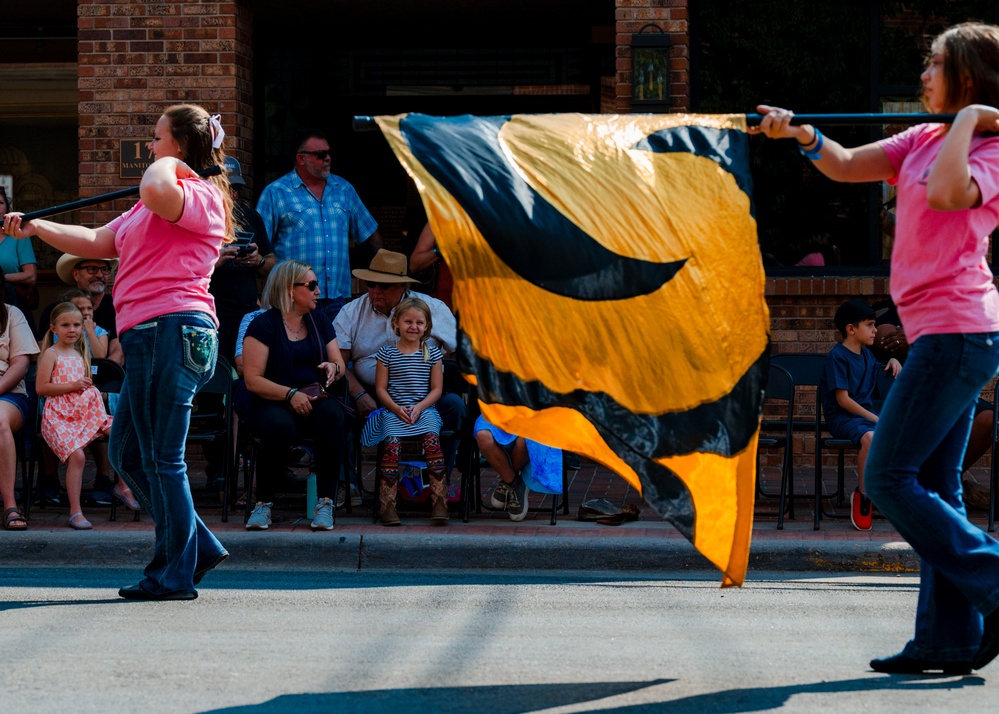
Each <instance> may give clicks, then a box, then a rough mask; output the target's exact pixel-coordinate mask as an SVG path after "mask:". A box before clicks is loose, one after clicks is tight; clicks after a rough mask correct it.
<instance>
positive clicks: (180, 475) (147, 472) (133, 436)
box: [108, 312, 225, 593]
mask: <svg viewBox="0 0 999 714" xmlns="http://www.w3.org/2000/svg"><path fill="white" fill-rule="evenodd" d="M120 339H121V348H122V351H123V352H124V353H125V384H124V386H123V388H122V391H121V397H120V399H119V403H118V408H117V411H116V413H115V419H114V425H113V426H112V430H111V441H110V444H109V447H108V454H109V456H110V458H111V463H112V465H113V466H114V468H115V471H117V472H118V473H119V474H120V475H121V477H122V478H123V479H124V480H125V482H126V483H127V484H128V485H129V486H130V487H131V488H132V490H133V491H134V492H135V496H136V498H137V499H138V500H139V502H140V503H141V504H142V506H143V508H145V509H146V510H147V511H149V513H150V514H152V517H153V522H154V524H155V530H156V542H155V545H154V550H153V559H152V561H151V562H150V563H149V565H147V566H146V569H145V578H144V579H143V580H142V582H141V583H140V584H141V585H142V587H143V588H145V589H146V590H149V591H150V592H153V593H163V592H170V591H173V590H192V589H194V584H193V577H194V573H195V570H196V569H197V568H198V564H199V563H201V564H204V563H210V562H211V561H213V560H214V559H215V558H217V557H218V556H219V555H220V554H221V553H222V552H223V551H224V550H225V549H224V548H223V547H222V544H221V543H219V541H218V539H216V538H215V536H214V535H212V533H211V531H209V530H208V528H207V527H206V526H205V524H204V523H203V522H202V521H201V518H200V517H199V516H198V514H197V513H195V511H194V499H193V497H192V495H191V487H190V484H189V483H188V479H187V463H186V461H185V459H184V454H185V450H186V445H187V430H188V427H189V425H190V422H191V407H192V405H193V401H194V395H195V394H196V393H197V392H198V390H199V389H201V387H202V386H204V385H205V384H206V383H207V382H208V380H209V379H211V376H212V374H213V373H214V371H215V359H216V357H217V355H218V333H217V332H216V330H215V324H214V322H212V319H211V317H209V316H208V315H207V314H205V313H201V312H178V313H171V314H168V315H161V316H159V317H157V318H153V319H151V320H147V321H146V322H143V323H140V324H138V325H136V326H134V327H131V328H129V329H128V330H126V331H125V332H124V333H123V334H122V335H121V336H120Z"/></svg>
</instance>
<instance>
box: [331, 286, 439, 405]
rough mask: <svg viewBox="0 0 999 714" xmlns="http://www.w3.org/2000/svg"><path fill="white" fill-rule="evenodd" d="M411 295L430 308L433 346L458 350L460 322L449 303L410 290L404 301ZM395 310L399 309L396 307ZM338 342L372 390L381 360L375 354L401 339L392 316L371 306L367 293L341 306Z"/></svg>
mask: <svg viewBox="0 0 999 714" xmlns="http://www.w3.org/2000/svg"><path fill="white" fill-rule="evenodd" d="M408 297H418V298H420V300H423V302H425V303H427V305H428V306H429V307H430V317H431V320H432V321H433V329H432V330H431V331H430V340H428V342H429V343H430V344H431V345H435V346H436V347H439V348H440V350H441V351H442V352H444V354H447V353H448V352H454V350H455V347H457V344H458V335H457V333H458V325H457V323H456V322H455V319H454V315H452V314H451V311H450V310H449V309H448V306H447V305H445V304H444V303H443V302H441V301H440V300H438V299H437V298H434V297H430V296H429V295H424V294H423V293H414V292H411V291H408V290H407V291H406V292H405V293H404V294H403V296H402V298H400V302H401V301H402V300H404V299H406V298H408ZM392 312H395V308H393V310H392ZM333 328H334V329H335V330H336V339H337V344H339V345H340V349H342V350H350V358H351V360H352V361H353V363H354V365H353V370H354V374H355V375H356V376H357V378H358V379H359V380H361V382H362V383H363V384H364V388H365V389H371V388H372V387H373V386H374V384H375V368H376V365H377V363H378V360H376V359H375V353H377V352H378V350H379V349H381V348H382V347H384V346H385V345H390V344H395V343H396V342H397V341H398V340H399V338H398V337H397V336H396V334H395V331H394V330H393V329H392V315H391V314H389V315H382V314H381V313H380V312H377V311H376V310H375V309H374V308H373V307H371V300H370V299H369V298H368V295H367V294H364V295H362V296H361V297H359V298H357V299H356V300H351V301H350V302H349V303H347V304H346V305H344V306H343V308H341V310H340V313H339V314H338V315H337V316H336V319H335V320H334V321H333Z"/></svg>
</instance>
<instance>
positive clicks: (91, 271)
mask: <svg viewBox="0 0 999 714" xmlns="http://www.w3.org/2000/svg"><path fill="white" fill-rule="evenodd" d="M76 269H77V270H85V271H86V272H87V275H97V274H98V273H103V274H104V275H108V274H110V273H111V268H108V267H106V266H104V265H78V266H76Z"/></svg>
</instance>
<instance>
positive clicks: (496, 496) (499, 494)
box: [489, 479, 510, 511]
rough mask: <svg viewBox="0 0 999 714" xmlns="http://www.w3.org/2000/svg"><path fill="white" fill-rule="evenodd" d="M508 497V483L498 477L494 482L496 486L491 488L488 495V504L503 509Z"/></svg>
mask: <svg viewBox="0 0 999 714" xmlns="http://www.w3.org/2000/svg"><path fill="white" fill-rule="evenodd" d="M509 499H510V484H508V483H507V482H506V481H504V480H503V479H499V480H498V481H497V482H496V488H494V489H493V495H492V496H490V497H489V503H490V505H491V506H492V507H493V508H495V509H497V510H499V511H505V510H506V504H507V502H508V501H509Z"/></svg>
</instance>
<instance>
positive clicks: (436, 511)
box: [430, 471, 448, 526]
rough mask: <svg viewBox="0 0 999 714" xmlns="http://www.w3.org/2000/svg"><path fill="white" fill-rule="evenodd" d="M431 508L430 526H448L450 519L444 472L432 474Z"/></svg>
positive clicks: (432, 472) (433, 472)
mask: <svg viewBox="0 0 999 714" xmlns="http://www.w3.org/2000/svg"><path fill="white" fill-rule="evenodd" d="M430 506H431V510H430V524H431V525H434V526H446V525H447V519H448V511H447V484H445V483H444V472H443V471H431V472H430Z"/></svg>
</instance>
